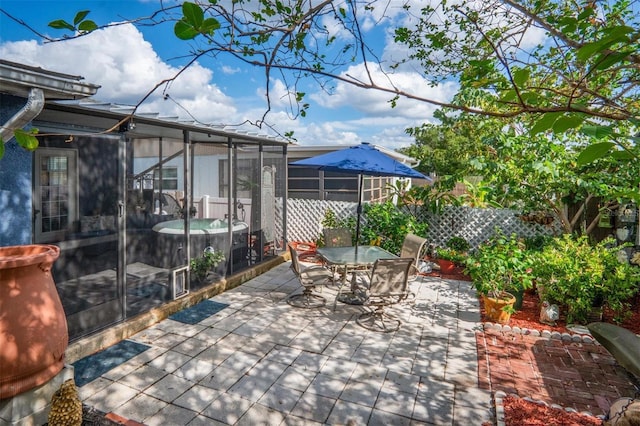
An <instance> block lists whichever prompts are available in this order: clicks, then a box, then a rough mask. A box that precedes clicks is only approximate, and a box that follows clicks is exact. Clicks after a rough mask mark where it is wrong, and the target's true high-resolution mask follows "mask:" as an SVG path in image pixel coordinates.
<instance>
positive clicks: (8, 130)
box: [0, 87, 44, 143]
mask: <svg viewBox="0 0 640 426" xmlns="http://www.w3.org/2000/svg"><path fill="white" fill-rule="evenodd" d="M42 108H44V92H43V91H42V89H39V88H37V87H32V88H31V90H30V91H29V97H28V98H27V103H26V104H25V106H24V107H22V109H21V110H20V111H18V112H17V113H16V114H15V115H14V116H13V117H11V118H10V119H9V120H8V121H7V122H6V123H4V124H3V125H2V129H0V137H2V140H3V141H4V143H7V142H9V140H10V139H11V138H13V135H14V130H15V129H22V128H23V127H24V126H26V125H27V123H29V122H30V121H31V120H33V119H34V118H36V117H37V116H38V114H40V112H41V111H42Z"/></svg>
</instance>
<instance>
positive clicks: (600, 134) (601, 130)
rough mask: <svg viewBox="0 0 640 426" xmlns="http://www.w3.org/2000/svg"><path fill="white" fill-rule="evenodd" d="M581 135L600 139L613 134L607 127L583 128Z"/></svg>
mask: <svg viewBox="0 0 640 426" xmlns="http://www.w3.org/2000/svg"><path fill="white" fill-rule="evenodd" d="M582 133H583V134H585V135H587V136H593V137H595V138H596V139H602V138H605V137H607V136H611V135H612V134H613V129H612V128H611V127H609V126H583V127H582Z"/></svg>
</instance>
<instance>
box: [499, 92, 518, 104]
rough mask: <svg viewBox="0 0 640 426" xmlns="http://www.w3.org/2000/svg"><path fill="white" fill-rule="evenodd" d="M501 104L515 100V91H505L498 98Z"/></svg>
mask: <svg viewBox="0 0 640 426" xmlns="http://www.w3.org/2000/svg"><path fill="white" fill-rule="evenodd" d="M500 100H501V101H502V102H513V101H515V100H516V91H515V90H507V91H505V92H504V93H503V94H502V97H501V98H500Z"/></svg>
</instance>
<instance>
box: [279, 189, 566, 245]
mask: <svg viewBox="0 0 640 426" xmlns="http://www.w3.org/2000/svg"><path fill="white" fill-rule="evenodd" d="M328 208H331V209H332V210H333V211H334V213H335V214H336V218H337V219H338V220H341V219H344V218H347V217H350V216H354V217H355V215H356V209H357V203H348V202H343V201H319V200H301V199H289V200H287V215H288V222H287V230H288V236H287V237H288V238H287V239H288V240H289V241H315V240H316V239H317V238H318V236H319V235H320V233H321V232H322V224H321V222H322V219H323V218H324V214H325V211H326V210H327V209H328ZM517 214H518V212H517V211H515V210H509V209H478V208H472V207H454V206H449V207H445V208H444V209H443V211H442V213H440V214H435V213H432V212H430V211H427V210H424V211H423V212H422V213H421V214H420V215H419V218H420V219H421V221H422V222H426V223H427V224H428V225H429V229H428V231H427V235H426V236H425V237H426V238H427V239H428V240H429V242H430V243H431V244H434V245H436V246H441V247H444V246H445V244H446V242H447V240H449V238H451V237H453V236H459V237H463V238H465V239H466V240H467V241H469V243H470V244H471V246H472V247H477V246H478V244H480V243H482V242H483V241H486V240H487V239H489V238H491V237H492V236H493V235H494V234H495V230H496V228H499V229H501V230H502V232H503V233H504V234H506V235H510V234H512V233H515V234H516V235H519V236H521V237H533V236H537V235H551V234H554V233H556V234H557V233H560V227H559V226H558V225H557V224H553V225H552V226H543V225H537V224H533V223H531V222H523V221H522V220H520V219H518V218H517V216H516V215H517ZM276 215H277V220H276V224H280V223H281V222H282V221H281V220H280V218H281V217H282V212H281V211H277V212H276ZM278 231H279V234H278V235H282V230H280V229H279V230H278Z"/></svg>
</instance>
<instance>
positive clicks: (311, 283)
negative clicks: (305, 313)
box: [287, 245, 333, 308]
mask: <svg viewBox="0 0 640 426" xmlns="http://www.w3.org/2000/svg"><path fill="white" fill-rule="evenodd" d="M289 251H290V252H291V269H293V272H294V273H295V274H296V277H297V278H298V280H299V281H300V284H301V285H302V287H303V291H302V293H300V294H294V295H291V296H289V298H288V299H287V303H288V304H290V305H291V306H296V307H298V308H319V307H321V306H324V304H325V303H326V302H327V301H326V299H325V298H324V297H322V296H320V295H317V294H314V293H313V289H314V288H315V287H316V286H317V285H325V284H328V283H329V282H330V281H331V280H332V279H333V273H332V272H331V271H330V270H329V269H327V268H325V267H324V266H320V265H312V266H308V267H306V268H303V267H302V266H301V265H300V261H299V260H298V252H297V251H296V249H294V248H293V247H292V246H291V245H289Z"/></svg>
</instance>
